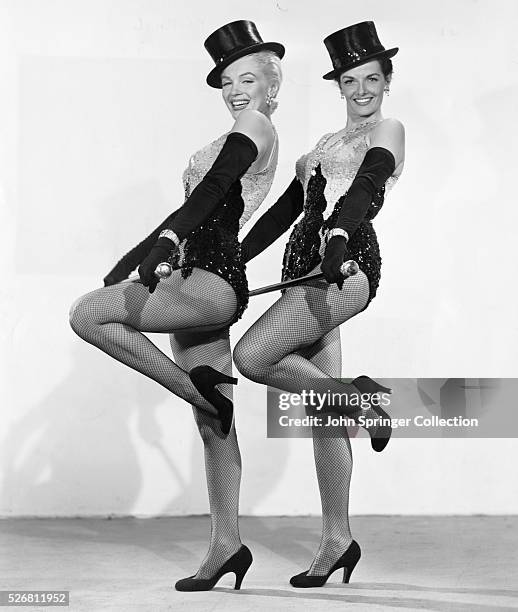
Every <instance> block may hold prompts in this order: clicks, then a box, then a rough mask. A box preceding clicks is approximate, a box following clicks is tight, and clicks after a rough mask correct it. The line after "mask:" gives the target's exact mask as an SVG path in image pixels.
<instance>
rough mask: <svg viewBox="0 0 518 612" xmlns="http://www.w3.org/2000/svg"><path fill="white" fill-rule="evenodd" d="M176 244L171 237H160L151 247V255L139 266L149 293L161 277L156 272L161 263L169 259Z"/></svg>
mask: <svg viewBox="0 0 518 612" xmlns="http://www.w3.org/2000/svg"><path fill="white" fill-rule="evenodd" d="M174 248H175V244H174V242H173V241H172V240H169V238H165V237H162V238H159V239H158V240H157V241H156V242H155V244H154V246H153V247H152V248H151V251H150V252H149V255H148V256H147V257H146V258H145V259H144V260H143V262H142V263H141V264H140V266H139V268H138V273H139V276H140V280H141V281H142V284H143V285H144V286H145V287H149V293H153V291H154V290H155V289H156V286H157V285H158V283H159V281H160V279H159V278H158V276H156V274H155V270H156V267H157V266H158V264H159V263H162V262H163V261H167V259H168V258H169V255H170V254H171V251H172V250H173V249H174Z"/></svg>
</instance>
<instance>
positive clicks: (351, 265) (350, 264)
mask: <svg viewBox="0 0 518 612" xmlns="http://www.w3.org/2000/svg"><path fill="white" fill-rule="evenodd" d="M358 270H359V267H358V264H357V263H356V262H355V261H353V260H352V259H349V260H348V261H344V263H343V264H342V266H341V268H340V272H341V273H342V274H343V275H344V277H345V278H349V276H354V275H355V274H357V273H358ZM172 271H173V269H172V267H171V265H170V264H169V263H167V262H162V263H160V264H158V266H157V267H156V270H155V274H156V276H158V278H167V277H168V276H171V272H172ZM321 278H324V273H323V272H317V273H316V274H308V275H307V276H301V277H300V278H292V279H290V280H287V281H283V282H281V283H275V284H273V285H266V286H265V287H259V289H254V290H252V291H250V293H249V294H248V295H249V296H250V297H253V296H254V295H262V294H263V293H271V292H272V291H280V290H281V289H287V288H288V287H295V286H296V285H303V284H304V283H307V282H308V281H314V280H319V279H321ZM138 280H140V278H139V277H138V276H130V278H128V279H126V280H124V281H122V282H123V283H127V282H133V281H138Z"/></svg>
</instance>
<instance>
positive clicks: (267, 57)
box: [250, 50, 282, 113]
mask: <svg viewBox="0 0 518 612" xmlns="http://www.w3.org/2000/svg"><path fill="white" fill-rule="evenodd" d="M250 57H253V58H255V59H256V60H257V63H258V64H259V65H260V66H261V69H262V71H263V74H264V76H265V77H266V80H267V81H268V84H269V85H270V86H273V87H274V88H275V96H276V95H277V93H278V91H279V89H280V87H281V83H282V69H281V60H280V58H279V56H278V55H277V54H276V53H275V52H274V51H268V50H265V51H258V52H257V53H251V54H250ZM275 96H274V97H272V101H271V104H270V113H273V111H274V110H275V109H276V108H277V106H278V105H279V103H278V102H277V100H276V99H275Z"/></svg>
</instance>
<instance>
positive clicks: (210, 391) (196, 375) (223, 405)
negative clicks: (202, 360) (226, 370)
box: [189, 365, 237, 436]
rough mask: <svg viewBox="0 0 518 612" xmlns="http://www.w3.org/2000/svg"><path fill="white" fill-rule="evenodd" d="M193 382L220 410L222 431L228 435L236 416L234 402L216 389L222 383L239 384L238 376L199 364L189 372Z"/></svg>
mask: <svg viewBox="0 0 518 612" xmlns="http://www.w3.org/2000/svg"><path fill="white" fill-rule="evenodd" d="M189 378H190V379H191V381H192V384H193V385H194V386H195V387H196V389H198V391H199V392H200V394H201V395H203V397H204V398H205V399H206V400H207V401H208V402H210V403H211V404H212V405H213V406H214V408H216V410H217V411H218V417H219V420H220V421H221V431H222V432H223V433H224V434H225V436H228V434H229V432H230V429H231V428H232V420H233V418H234V404H233V403H232V402H231V401H230V400H229V399H228V398H227V397H225V396H224V395H223V394H222V393H220V391H218V390H217V389H216V385H219V384H220V383H230V384H232V385H237V378H232V376H227V375H226V374H223V373H222V372H218V370H215V369H214V368H211V367H210V366H208V365H202V366H197V367H195V368H193V369H192V370H191V371H190V372H189Z"/></svg>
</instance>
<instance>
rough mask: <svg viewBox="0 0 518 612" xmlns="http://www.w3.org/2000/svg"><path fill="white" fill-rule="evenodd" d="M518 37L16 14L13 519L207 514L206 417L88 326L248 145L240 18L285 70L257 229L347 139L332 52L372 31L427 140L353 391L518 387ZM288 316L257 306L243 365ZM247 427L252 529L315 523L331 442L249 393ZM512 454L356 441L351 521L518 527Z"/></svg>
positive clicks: (393, 19) (9, 463) (351, 360)
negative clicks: (102, 296)
mask: <svg viewBox="0 0 518 612" xmlns="http://www.w3.org/2000/svg"><path fill="white" fill-rule="evenodd" d="M517 18H518V4H517V3H516V2H514V0H509V1H507V2H505V1H503V0H500V1H499V2H497V3H495V2H491V1H490V0H478V1H473V0H455V1H454V2H434V3H429V2H410V1H409V0H408V1H403V0H399V1H398V0H394V1H393V2H390V3H389V2H384V1H383V0H376V1H375V0H370V1H368V0H364V1H363V2H361V3H355V4H351V3H344V2H343V1H342V0H341V1H332V0H321V1H320V2H319V3H318V4H316V3H314V2H312V1H310V0H278V1H272V2H257V1H256V2H251V1H249V0H244V1H240V2H237V1H236V2H234V1H226V2H225V1H220V2H218V3H211V2H201V1H199V0H191V1H190V2H185V3H179V2H174V3H173V2H170V1H166V0H163V1H160V0H141V1H136V0H113V1H112V2H109V3H106V2H103V1H101V0H88V1H86V0H52V1H49V2H45V3H41V2H37V1H36V0H33V1H29V0H22V1H20V0H17V1H15V0H12V1H7V0H2V1H1V2H0V76H1V79H0V82H1V88H2V92H1V95H0V203H1V218H0V225H1V227H0V231H1V240H0V249H1V251H0V256H1V262H2V276H3V283H2V289H1V298H2V299H1V308H0V317H1V318H0V323H1V325H0V334H1V338H2V352H1V356H0V359H1V360H2V363H1V381H0V383H1V389H0V401H1V402H2V412H1V419H0V435H1V439H0V457H1V464H0V469H1V472H2V473H1V481H0V515H2V516H19V515H38V516H39V515H42V516H43V515H51V516H54V515H64V516H68V515H72V516H75V515H107V514H110V515H140V516H148V515H155V514H158V515H162V514H174V515H177V514H193V513H200V512H206V511H207V499H206V490H205V482H204V470H203V455H202V444H201V440H200V439H199V436H198V434H197V430H196V429H195V426H194V422H193V419H192V414H191V410H190V408H189V407H188V406H187V404H185V403H184V402H182V401H181V400H179V399H178V398H176V397H175V396H172V395H170V394H169V393H168V392H167V391H166V390H165V389H163V388H162V387H160V386H159V385H157V384H156V383H154V382H153V381H151V380H149V379H147V378H145V377H143V376H142V375H140V374H138V373H135V372H133V371H132V370H130V369H129V368H127V367H126V366H123V365H122V364H119V363H118V362H116V361H114V360H112V359H111V358H109V357H108V356H106V355H105V354H103V353H101V352H100V351H99V350H97V349H95V348H94V347H92V346H90V345H88V344H86V343H84V342H83V341H81V340H80V339H79V338H78V337H77V336H75V334H74V333H73V332H72V330H71V329H70V327H69V324H68V310H69V307H70V305H71V303H72V302H73V301H74V300H75V299H76V298H77V297H78V296H79V295H81V294H83V293H86V292H87V291H89V290H91V289H93V288H95V287H98V286H100V285H101V284H102V278H103V276H104V275H105V274H106V273H107V272H108V270H110V269H111V267H112V265H113V264H114V263H115V261H116V260H117V259H118V258H119V257H120V256H121V255H122V254H123V253H125V252H126V251H127V250H128V249H129V248H130V247H132V246H133V245H134V244H135V243H136V242H138V241H139V240H140V239H141V238H142V237H143V236H144V235H147V233H148V232H149V231H150V229H152V228H153V227H155V225H156V224H157V223H158V221H160V220H162V219H163V218H164V216H165V215H166V214H167V212H168V211H170V210H172V209H174V208H177V207H178V205H179V204H180V203H181V202H182V201H183V193H182V187H181V173H182V170H183V168H184V167H185V165H186V163H187V160H188V157H189V156H190V155H191V154H192V153H193V152H194V151H195V150H197V149H198V148H200V147H201V146H202V145H204V144H206V143H207V142H208V141H209V140H211V139H213V138H215V137H217V136H218V135H219V134H221V133H223V132H224V131H226V130H227V129H229V127H230V125H231V118H230V115H229V114H228V111H227V110H226V109H225V107H224V104H223V102H222V100H221V99H220V94H219V92H218V91H216V90H213V89H210V88H209V87H207V86H206V84H205V75H206V73H207V72H208V71H209V70H210V68H211V66H212V63H211V60H210V57H209V56H208V54H207V53H206V51H205V50H204V48H203V40H204V39H205V37H206V36H207V35H208V34H210V33H211V32H212V31H213V30H214V29H216V28H217V27H219V26H221V25H222V24H224V23H227V22H229V21H233V20H236V19H252V20H253V21H255V22H256V23H257V25H258V27H259V30H260V32H261V34H262V35H263V38H264V39H265V40H266V39H268V40H278V41H281V42H283V43H284V44H285V45H286V48H287V53H286V58H285V61H284V63H283V66H284V72H285V80H284V83H283V86H282V90H281V92H280V96H279V100H280V106H279V109H278V110H277V112H276V114H275V115H274V122H275V124H276V126H277V129H278V132H279V135H280V142H281V149H280V162H279V167H278V172H277V175H276V178H275V182H274V186H273V188H272V192H271V195H270V197H269V198H268V200H267V202H265V204H264V206H263V207H262V208H261V210H260V211H259V213H258V214H256V216H255V217H254V219H257V218H258V216H259V215H260V214H261V212H262V211H264V210H265V208H266V207H267V206H268V205H269V204H270V203H271V202H273V201H274V198H275V197H276V196H277V195H279V194H280V193H281V192H282V191H283V190H284V188H285V186H286V185H287V184H288V182H289V181H290V180H291V178H292V175H293V171H294V162H295V160H296V159H297V157H298V156H299V155H300V154H301V153H303V152H305V151H307V150H309V149H310V148H311V147H312V146H313V145H314V143H315V142H316V140H317V139H318V138H319V137H320V136H321V135H322V134H323V133H325V132H329V131H336V130H338V129H340V128H341V127H343V125H344V123H345V108H344V105H343V102H342V101H341V100H340V97H339V95H338V92H337V90H336V88H335V87H334V85H333V84H332V83H329V82H326V81H323V80H322V79H321V75H322V74H323V73H324V72H326V71H327V70H329V66H330V61H329V57H328V55H327V53H326V51H325V48H324V45H323V44H322V39H323V38H324V36H326V35H327V34H329V33H331V32H333V31H335V30H336V29H338V28H339V27H343V26H346V25H350V24H352V23H356V22H358V21H363V20H366V19H373V20H374V21H375V22H376V24H377V28H378V33H379V35H380V38H381V40H382V42H383V43H384V44H385V45H386V46H387V47H388V46H399V47H400V49H401V50H400V53H399V54H398V55H397V56H396V57H395V59H394V65H395V73H394V79H393V84H392V87H391V95H390V98H388V99H386V102H385V105H384V114H385V116H395V117H398V118H399V119H401V120H402V121H403V122H404V124H405V126H406V131H407V160H406V166H405V171H404V173H403V176H402V178H401V180H400V181H399V184H398V185H397V186H396V187H395V188H394V190H393V191H392V192H391V193H390V195H389V197H388V198H387V201H386V203H385V207H384V209H383V211H382V213H381V214H380V215H379V217H378V218H377V219H376V229H377V232H378V235H379V238H380V243H381V248H382V254H383V270H382V280H381V286H380V289H379V292H378V295H377V297H376V299H375V300H374V301H373V302H372V304H371V305H370V307H369V309H368V310H367V311H366V312H365V313H363V314H362V315H360V316H358V317H357V318H356V319H354V320H353V321H350V322H349V323H348V324H346V325H345V326H344V327H343V331H342V342H343V348H344V371H343V375H344V376H351V377H353V376H355V375H357V374H360V373H368V374H370V375H371V376H373V377H432V376H436V377H442V376H446V377H477V376H485V377H504V376H516V365H517V363H518V360H517V357H518V349H517V346H518V330H517V325H516V314H515V312H516V309H515V303H516V297H517V292H516V289H515V286H514V283H513V280H514V268H515V261H516V256H515V244H516V238H515V229H516V221H517V218H518V213H517V204H516V202H515V172H516V162H517V157H518V156H517V143H518V138H517V131H518V130H517V126H516V119H515V112H516V111H515V109H516V106H517V104H518V88H517V85H518V70H517V64H518V44H517V42H516V23H517ZM252 222H253V221H252ZM252 222H251V223H252ZM251 223H250V224H249V225H248V226H247V227H245V230H244V233H246V231H248V229H249V228H250V227H251ZM286 238H287V236H285V237H283V239H281V240H280V241H279V242H278V243H277V244H276V245H275V246H274V247H272V248H271V249H270V250H269V251H268V252H267V253H265V254H263V255H262V256H261V257H260V258H258V259H257V261H254V262H253V263H252V264H251V265H250V266H249V282H250V286H251V287H257V286H261V285H263V284H267V283H270V282H275V281H276V280H278V277H279V271H280V264H281V254H282V250H283V246H284V244H285V241H286ZM273 299H274V298H273V297H271V296H264V297H260V298H254V299H253V300H252V301H251V303H250V307H249V308H248V310H247V312H246V313H245V316H244V318H243V319H242V320H241V321H240V322H239V323H238V324H236V325H235V326H234V327H233V328H232V339H233V343H235V342H236V341H237V339H239V338H240V336H241V335H242V334H243V332H244V331H245V330H246V329H247V328H248V327H249V326H250V325H251V324H252V322H253V321H254V320H255V319H256V318H257V317H258V316H259V315H260V314H261V313H262V312H263V311H264V310H265V309H266V308H267V307H268V305H269V304H270V303H271V302H272V301H273ZM150 337H151V338H152V340H153V341H155V342H156V343H157V344H158V345H159V346H160V347H161V348H163V349H164V350H165V351H168V350H169V349H168V342H167V338H166V337H164V336H159V335H151V336H150ZM235 405H236V412H237V426H238V431H239V438H240V442H241V448H242V454H243V464H244V470H243V487H242V504H241V510H242V512H243V513H244V514H259V515H261V514H283V515H289V514H308V513H318V512H319V499H318V494H317V486H316V479H315V476H314V467H313V457H312V446H311V441H310V440H269V439H266V434H265V429H266V418H265V389H264V388H263V387H260V386H259V385H256V384H253V383H251V382H248V381H246V380H245V379H243V378H242V377H240V384H239V386H238V388H237V391H236V395H235ZM515 447H516V445H515V441H514V440H505V439H504V440H476V439H475V440H454V439H449V440H400V439H394V440H393V441H392V442H391V444H390V446H389V447H388V448H387V450H386V451H385V452H384V453H382V454H381V455H378V454H376V453H373V452H372V451H371V450H370V446H369V445H368V443H367V441H366V440H365V439H362V440H354V441H353V450H354V453H355V470H354V476H353V482H352V496H351V512H352V513H363V514H365V513H374V514H383V513H397V514H421V513H422V514H435V513H439V514H440V513H514V512H517V511H518V495H517V491H516V473H515V472H516V469H515V458H514V454H512V453H513V451H514V449H515ZM513 483H514V484H513Z"/></svg>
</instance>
